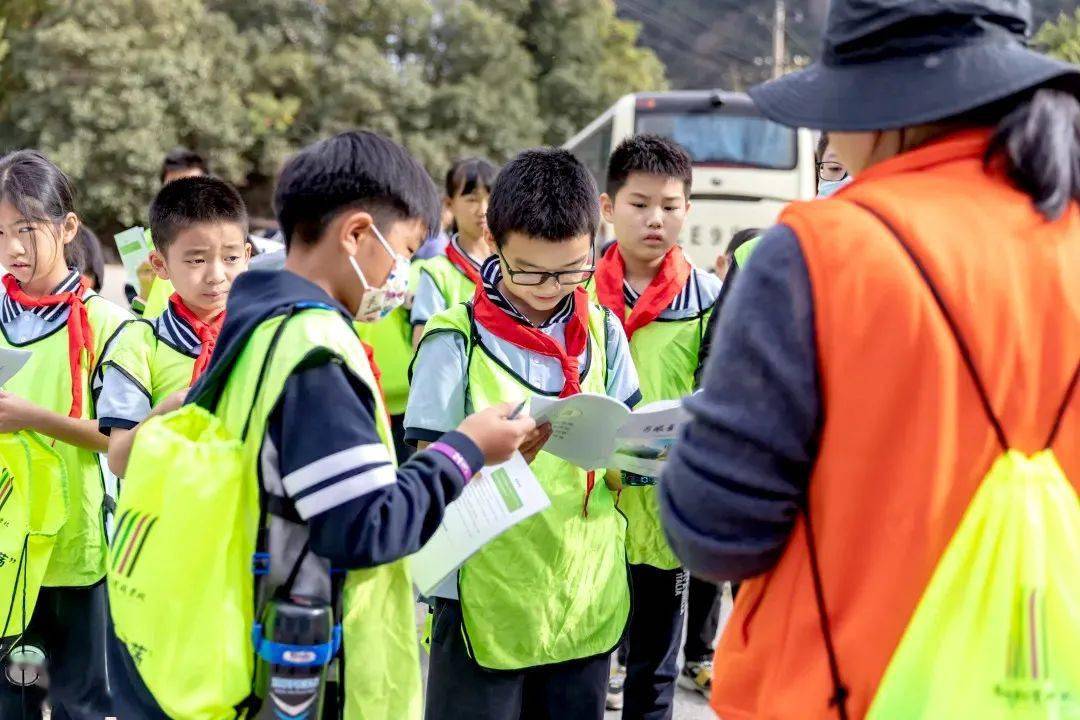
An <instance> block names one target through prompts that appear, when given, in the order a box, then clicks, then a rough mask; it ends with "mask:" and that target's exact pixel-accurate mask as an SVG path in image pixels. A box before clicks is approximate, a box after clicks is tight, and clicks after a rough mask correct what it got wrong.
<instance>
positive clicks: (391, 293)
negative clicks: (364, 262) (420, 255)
mask: <svg viewBox="0 0 1080 720" xmlns="http://www.w3.org/2000/svg"><path fill="white" fill-rule="evenodd" d="M371 230H372V231H373V232H374V233H375V237H377V238H378V239H379V243H380V244H381V245H382V246H383V250H385V251H386V252H387V254H388V255H390V257H392V258H394V267H393V268H391V269H390V274H389V275H387V276H386V282H385V283H383V286H382V287H378V288H373V287H371V285H369V284H368V281H367V278H365V277H364V271H363V270H361V269H360V265H358V264H357V262H356V258H355V257H353V256H352V255H350V256H349V262H351V263H352V266H353V270H355V271H356V274H357V275H358V276H359V277H360V282H362V283H363V284H364V297H363V298H361V300H360V307H358V308H357V309H356V319H357V320H359V321H360V322H364V323H373V322H378V321H379V320H382V319H383V318H384V317H386V316H387V315H389V314H390V313H391V312H392V311H393V310H394V309H395V308H397V307H400V306H401V305H402V304H404V302H405V298H406V296H407V295H408V293H409V260H408V259H407V258H404V257H402V256H401V255H398V254H397V253H396V252H394V248H392V247H390V243H388V242H386V238H384V237H383V236H382V233H381V232H379V229H378V228H377V227H375V226H374V225H372V226H371Z"/></svg>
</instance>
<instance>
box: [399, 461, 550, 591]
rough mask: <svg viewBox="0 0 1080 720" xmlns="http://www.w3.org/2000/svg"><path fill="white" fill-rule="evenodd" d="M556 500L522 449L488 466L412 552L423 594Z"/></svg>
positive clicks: (415, 581)
mask: <svg viewBox="0 0 1080 720" xmlns="http://www.w3.org/2000/svg"><path fill="white" fill-rule="evenodd" d="M550 505H551V501H550V500H549V499H548V496H547V494H546V493H545V492H544V489H543V488H542V487H540V482H539V481H538V480H537V479H536V476H535V475H533V472H532V470H530V469H529V464H528V463H527V462H525V458H524V457H522V456H521V453H515V454H514V456H513V457H512V458H510V460H509V461H508V462H505V463H503V464H502V465H494V466H492V467H485V468H484V469H483V470H481V471H480V473H479V474H477V475H476V477H474V478H473V479H472V480H471V481H470V482H469V484H468V485H466V486H465V490H464V491H463V492H462V493H461V495H459V496H458V498H457V499H456V500H454V501H453V502H452V503H450V504H449V505H447V506H446V513H445V514H444V515H443V521H442V524H441V525H439V527H438V528H436V530H435V533H434V534H433V535H432V536H431V539H429V540H428V541H427V543H426V544H425V545H424V547H422V548H420V550H419V552H417V553H415V554H414V555H412V556H411V558H410V566H411V571H412V579H413V582H414V583H416V587H417V588H418V589H419V590H420V593H421V594H423V595H431V594H432V591H433V590H434V589H435V588H436V587H438V586H439V584H440V583H441V582H442V581H443V580H444V579H446V578H447V577H449V576H450V575H452V574H453V573H454V571H455V570H457V569H458V568H459V567H460V566H461V565H462V563H464V562H465V561H466V560H468V559H469V558H470V557H472V556H473V554H475V553H476V552H477V551H478V550H480V548H482V547H484V545H486V544H488V543H489V542H491V541H492V540H494V539H495V538H496V537H498V536H499V535H501V534H502V533H504V532H506V531H507V530H509V529H510V528H512V527H513V526H515V525H517V524H518V523H519V522H521V521H522V520H525V519H526V518H529V517H532V516H533V515H535V514H536V513H538V512H541V511H542V510H544V509H546V508H547V507H548V506H550Z"/></svg>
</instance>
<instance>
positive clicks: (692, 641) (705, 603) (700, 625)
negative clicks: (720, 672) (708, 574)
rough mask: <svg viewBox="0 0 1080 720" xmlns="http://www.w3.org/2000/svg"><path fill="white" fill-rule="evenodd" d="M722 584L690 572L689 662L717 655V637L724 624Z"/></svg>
mask: <svg viewBox="0 0 1080 720" xmlns="http://www.w3.org/2000/svg"><path fill="white" fill-rule="evenodd" d="M722 587H723V586H722V585H720V584H718V583H714V582H709V581H708V580H702V579H700V578H696V577H694V576H693V575H691V576H690V592H689V603H688V604H689V608H688V609H687V611H686V645H685V646H683V655H685V656H686V661H687V662H704V661H706V660H712V659H713V640H715V639H716V630H717V627H719V625H720V596H721V589H722Z"/></svg>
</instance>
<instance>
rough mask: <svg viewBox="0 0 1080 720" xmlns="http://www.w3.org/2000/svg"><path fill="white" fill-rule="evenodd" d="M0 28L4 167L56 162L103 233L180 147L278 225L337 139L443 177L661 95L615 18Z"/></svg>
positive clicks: (27, 11)
mask: <svg viewBox="0 0 1080 720" xmlns="http://www.w3.org/2000/svg"><path fill="white" fill-rule="evenodd" d="M9 9H11V10H12V12H13V13H14V14H13V15H5V14H4V12H6V11H7V10H9ZM0 17H6V19H7V38H8V40H9V42H10V45H11V48H10V53H9V54H8V61H7V62H6V63H5V64H4V65H3V67H2V68H0V138H2V140H0V144H2V147H0V151H2V150H6V149H10V148H11V147H13V146H16V145H22V146H33V147H39V148H41V149H42V150H44V151H45V152H46V153H48V154H49V155H50V156H51V157H53V158H54V159H55V160H56V161H57V162H58V164H59V165H60V166H61V167H63V168H64V169H65V170H66V171H67V172H68V173H69V174H71V176H72V177H73V179H74V180H75V182H76V185H77V187H78V188H79V189H80V191H81V192H82V195H83V203H82V211H83V215H84V216H85V217H86V219H87V220H88V222H90V223H91V224H93V225H95V226H96V227H97V229H99V230H101V231H106V232H107V231H109V230H112V229H114V228H116V227H117V226H118V225H119V224H125V225H126V224H132V223H135V222H138V221H139V220H140V219H141V218H142V217H143V215H144V208H145V206H146V204H147V202H148V200H149V199H150V198H151V197H152V195H153V193H154V191H155V190H156V186H157V173H158V168H159V163H160V161H161V157H162V155H163V154H164V153H165V152H166V151H167V150H168V149H170V148H171V147H174V146H176V145H180V144H182V145H187V146H189V147H192V148H194V149H196V150H198V151H200V152H202V153H204V154H205V155H207V156H208V157H209V158H210V160H211V163H212V164H213V166H214V169H215V171H216V172H217V173H219V174H221V175H223V176H224V177H226V178H227V179H230V180H232V181H234V182H237V183H239V184H241V186H242V189H243V190H244V193H245V198H246V199H247V200H248V202H249V206H250V207H251V209H252V212H253V214H266V213H268V212H269V210H270V207H269V198H270V190H271V187H272V184H273V178H274V177H275V175H276V174H277V171H278V168H279V167H280V165H281V163H282V161H283V160H284V159H285V158H286V157H287V156H288V155H290V154H292V153H294V152H295V151H296V150H297V149H299V148H300V147H302V146H303V145H305V144H307V143H310V142H311V141H313V140H315V139H317V138H320V137H325V136H327V135H329V134H331V133H334V132H339V131H341V130H344V129H347V128H355V127H365V128H370V129H373V130H377V131H379V132H382V133H385V134H387V135H389V136H391V137H393V138H395V139H396V140H398V141H400V142H402V143H403V144H404V145H405V146H406V147H408V148H409V149H410V150H411V151H412V152H413V153H414V154H416V155H417V156H418V157H419V158H420V159H421V160H422V161H423V162H424V163H426V165H427V167H428V168H429V169H430V170H431V171H432V172H433V174H435V175H436V176H438V175H441V174H442V173H443V172H444V171H445V168H446V167H447V165H448V164H449V162H450V160H451V159H452V158H454V157H455V156H458V155H463V154H479V155H486V156H488V157H490V158H491V159H493V160H495V161H497V162H498V161H503V160H505V159H507V158H508V157H510V156H511V155H513V154H514V153H516V152H518V151H519V150H521V149H523V148H525V147H529V146H534V145H537V144H539V143H541V142H545V141H546V142H552V143H558V142H562V141H564V140H565V139H566V138H567V137H568V136H569V135H570V134H571V133H572V132H573V131H575V130H577V129H579V128H580V127H581V126H583V125H584V124H585V123H587V122H588V121H589V120H591V119H592V118H593V117H594V116H595V115H597V114H598V113H600V112H601V111H602V110H603V109H604V108H605V107H606V106H607V105H608V104H610V103H611V102H612V101H613V100H614V99H616V98H617V97H619V96H620V95H622V94H624V93H627V92H633V91H636V90H652V89H658V88H660V87H663V84H664V78H663V68H662V66H661V65H660V63H659V62H658V61H657V59H656V57H655V55H653V53H652V52H651V51H649V50H646V49H643V48H639V47H637V46H636V44H635V43H636V40H637V32H638V26H637V25H636V24H634V23H629V22H626V21H623V20H619V19H618V18H616V17H615V14H614V5H613V3H612V0H260V2H257V3H252V2H250V1H249V0H169V2H161V1H160V0H0ZM13 18H15V19H13Z"/></svg>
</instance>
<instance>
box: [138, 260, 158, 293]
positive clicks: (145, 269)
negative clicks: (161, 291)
mask: <svg viewBox="0 0 1080 720" xmlns="http://www.w3.org/2000/svg"><path fill="white" fill-rule="evenodd" d="M135 276H136V277H138V278H139V288H138V290H139V297H141V298H142V299H143V300H147V299H149V298H150V287H151V286H152V285H153V284H154V279H155V278H157V274H156V273H155V272H154V268H153V267H152V266H151V265H150V261H149V260H147V261H145V262H143V263H142V264H141V265H139V267H138V268H136V269H135Z"/></svg>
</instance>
